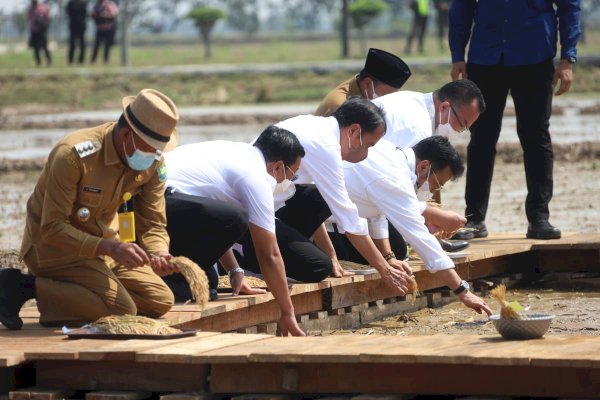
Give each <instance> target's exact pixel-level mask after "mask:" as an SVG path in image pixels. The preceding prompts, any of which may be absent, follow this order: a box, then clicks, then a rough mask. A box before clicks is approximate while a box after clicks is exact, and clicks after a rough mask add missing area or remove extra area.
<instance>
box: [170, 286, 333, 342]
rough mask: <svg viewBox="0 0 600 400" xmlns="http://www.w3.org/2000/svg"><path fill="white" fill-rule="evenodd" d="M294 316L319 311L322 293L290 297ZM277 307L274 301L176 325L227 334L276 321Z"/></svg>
mask: <svg viewBox="0 0 600 400" xmlns="http://www.w3.org/2000/svg"><path fill="white" fill-rule="evenodd" d="M291 299H292V302H293V303H294V310H295V312H296V314H306V313H309V312H313V311H320V310H321V308H322V306H323V291H322V290H319V291H313V292H306V293H301V294H296V295H294V296H292V297H291ZM280 315H281V313H280V309H279V305H278V304H277V302H276V301H275V300H271V301H268V302H265V303H260V304H256V305H253V306H249V307H247V308H241V309H236V310H233V311H229V312H227V313H223V314H217V315H211V316H207V317H202V318H201V319H199V320H194V321H188V322H185V323H183V324H179V325H177V327H179V328H187V329H201V330H203V331H213V332H228V331H233V330H236V329H239V328H245V327H249V326H255V325H258V324H263V323H267V322H273V321H278V320H279V318H280Z"/></svg>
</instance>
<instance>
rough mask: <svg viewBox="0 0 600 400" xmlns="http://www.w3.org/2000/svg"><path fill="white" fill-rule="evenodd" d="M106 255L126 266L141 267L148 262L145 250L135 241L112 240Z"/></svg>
mask: <svg viewBox="0 0 600 400" xmlns="http://www.w3.org/2000/svg"><path fill="white" fill-rule="evenodd" d="M108 256H110V258H112V259H113V260H115V261H116V262H117V263H119V264H121V265H124V266H126V267H127V268H136V267H141V266H142V265H146V264H149V263H150V258H148V255H147V254H146V252H145V251H144V250H142V248H141V247H140V246H138V245H137V244H135V243H121V242H114V244H113V245H112V246H111V247H110V253H109V254H108Z"/></svg>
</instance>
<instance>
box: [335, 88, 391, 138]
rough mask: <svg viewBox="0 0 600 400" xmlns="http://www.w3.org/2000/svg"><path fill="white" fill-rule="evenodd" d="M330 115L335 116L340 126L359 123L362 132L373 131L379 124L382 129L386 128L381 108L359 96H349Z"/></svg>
mask: <svg viewBox="0 0 600 400" xmlns="http://www.w3.org/2000/svg"><path fill="white" fill-rule="evenodd" d="M331 116H332V117H335V119H336V120H337V122H338V124H339V125H340V128H344V127H346V126H349V125H352V124H359V125H360V127H361V129H362V131H363V134H365V133H370V132H374V131H375V130H376V129H377V128H379V127H380V126H383V130H384V131H385V129H386V126H385V113H384V112H383V110H382V109H381V108H379V106H377V105H376V104H374V103H373V102H372V101H371V100H367V99H363V98H362V97H359V96H352V97H350V98H349V99H348V100H346V101H345V102H344V103H342V105H341V106H339V108H338V109H337V110H335V112H334V113H333V114H331Z"/></svg>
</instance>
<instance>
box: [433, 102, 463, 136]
mask: <svg viewBox="0 0 600 400" xmlns="http://www.w3.org/2000/svg"><path fill="white" fill-rule="evenodd" d="M450 112H451V111H450V109H448V121H447V122H446V123H445V124H442V113H441V112H440V113H439V124H438V126H437V127H436V128H435V133H434V134H435V135H437V136H443V137H446V138H448V140H453V139H455V138H456V137H458V135H459V133H460V132H458V131H456V130H454V128H453V127H452V125H450Z"/></svg>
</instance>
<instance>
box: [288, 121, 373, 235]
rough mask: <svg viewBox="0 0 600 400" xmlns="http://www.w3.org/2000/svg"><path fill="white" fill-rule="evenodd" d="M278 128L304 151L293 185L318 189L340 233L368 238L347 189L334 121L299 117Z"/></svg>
mask: <svg viewBox="0 0 600 400" xmlns="http://www.w3.org/2000/svg"><path fill="white" fill-rule="evenodd" d="M277 126H278V127H280V128H283V129H287V130H288V131H290V132H292V133H293V134H295V135H296V137H297V138H298V140H299V141H300V143H301V144H302V146H303V147H304V151H305V152H306V155H305V156H304V158H303V159H302V163H301V164H300V169H299V170H298V180H297V181H296V182H295V183H314V184H315V185H316V186H317V189H319V193H321V195H322V196H323V199H325V202H326V203H327V205H328V206H329V209H330V210H331V213H332V214H333V217H334V219H335V220H336V222H337V223H338V225H339V227H340V229H341V230H344V231H345V232H349V233H352V234H355V235H361V236H365V235H367V234H368V228H367V222H366V221H365V220H364V219H361V218H360V217H359V216H358V210H357V209H356V205H355V204H354V203H353V202H352V201H351V200H350V197H349V196H348V191H347V190H346V184H345V182H344V169H343V167H342V162H343V161H342V153H341V147H340V127H339V124H338V122H337V120H336V119H335V118H334V117H327V118H325V117H315V116H314V115H300V116H297V117H293V118H290V119H286V120H285V121H281V122H279V123H278V124H277Z"/></svg>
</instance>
